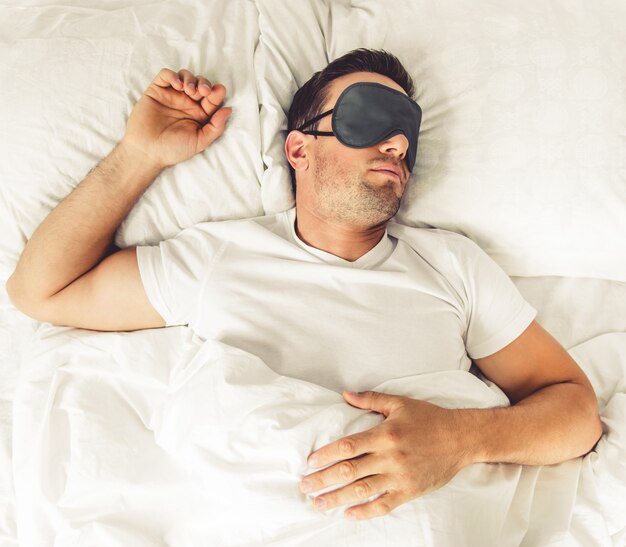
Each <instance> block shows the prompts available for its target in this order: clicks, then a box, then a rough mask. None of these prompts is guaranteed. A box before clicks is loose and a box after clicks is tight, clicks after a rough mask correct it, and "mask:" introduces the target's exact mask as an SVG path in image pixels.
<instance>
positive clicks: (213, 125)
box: [199, 107, 233, 150]
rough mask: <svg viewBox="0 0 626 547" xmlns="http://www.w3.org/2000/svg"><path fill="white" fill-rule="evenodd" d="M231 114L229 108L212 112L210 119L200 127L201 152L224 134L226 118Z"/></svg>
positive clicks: (231, 110)
mask: <svg viewBox="0 0 626 547" xmlns="http://www.w3.org/2000/svg"><path fill="white" fill-rule="evenodd" d="M232 112H233V109H232V108H230V107H224V108H220V109H219V110H217V111H216V112H214V113H213V115H212V116H211V119H210V120H209V121H208V122H207V123H205V124H204V125H203V126H202V128H201V129H200V134H199V138H200V146H201V148H202V150H204V149H205V148H206V147H207V146H209V145H210V144H211V143H212V142H213V141H214V140H216V139H217V138H218V137H219V136H220V135H221V134H222V133H223V132H224V129H225V127H226V122H227V120H228V118H230V115H231V114H232Z"/></svg>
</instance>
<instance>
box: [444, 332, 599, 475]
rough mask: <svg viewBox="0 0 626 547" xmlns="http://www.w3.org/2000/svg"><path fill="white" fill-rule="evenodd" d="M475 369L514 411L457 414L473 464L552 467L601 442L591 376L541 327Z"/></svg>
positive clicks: (469, 410)
mask: <svg viewBox="0 0 626 547" xmlns="http://www.w3.org/2000/svg"><path fill="white" fill-rule="evenodd" d="M474 363H476V365H477V366H478V368H479V369H480V370H481V372H482V373H483V374H484V376H485V377H486V378H487V379H489V380H490V381H492V382H494V383H495V384H496V385H497V386H498V387H499V388H500V389H502V391H504V393H505V394H506V395H507V397H508V398H509V400H510V401H511V405H512V406H510V407H502V408H486V409H463V410H457V411H455V412H456V414H457V419H458V427H459V428H460V431H463V432H464V434H463V439H464V440H465V442H466V443H467V445H466V450H465V453H466V454H467V455H468V457H469V458H470V462H469V463H478V462H503V463H517V464H525V465H550V464H554V463H559V462H562V461H565V460H569V459H571V458H576V457H579V456H583V455H585V454H587V453H588V452H590V451H591V450H592V449H593V447H594V446H595V444H596V443H597V442H598V440H599V438H600V437H601V436H602V423H601V421H600V416H599V414H598V401H597V398H596V395H595V393H594V391H593V387H592V386H591V383H590V382H589V380H588V379H587V376H586V375H585V373H584V372H583V371H582V369H581V368H580V367H579V366H578V365H577V364H576V362H575V361H574V360H573V359H572V357H571V356H570V355H569V354H568V353H567V352H566V351H565V349H563V347H562V346H561V345H560V344H559V343H558V342H557V341H556V340H555V339H554V338H553V337H552V336H551V335H550V334H549V333H548V332H546V331H545V330H544V329H543V328H542V327H541V325H539V324H538V323H537V322H536V321H533V322H532V323H531V324H530V326H529V327H528V328H527V329H526V330H525V331H524V332H523V333H522V334H521V335H520V336H519V337H518V338H517V339H515V340H514V341H513V342H511V343H510V344H509V345H508V346H506V347H504V348H503V349H501V350H500V351H498V352H496V353H494V354H493V355H489V356H488V357H484V358H482V359H475V360H474Z"/></svg>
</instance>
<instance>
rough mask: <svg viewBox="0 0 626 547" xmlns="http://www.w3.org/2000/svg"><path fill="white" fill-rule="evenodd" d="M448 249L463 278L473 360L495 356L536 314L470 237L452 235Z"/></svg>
mask: <svg viewBox="0 0 626 547" xmlns="http://www.w3.org/2000/svg"><path fill="white" fill-rule="evenodd" d="M447 240H448V250H449V252H450V253H451V260H452V262H453V264H454V265H455V269H456V270H457V273H458V274H459V276H460V277H461V280H462V284H463V287H462V290H461V292H462V294H463V299H464V301H465V311H466V319H467V330H466V337H465V347H466V350H467V354H468V355H469V356H470V357H471V358H472V359H481V358H483V357H487V356H488V355H492V354H494V353H496V352H497V351H499V350H501V349H502V348H504V347H506V346H508V345H509V344H510V343H511V342H512V341H513V340H515V339H516V338H517V337H518V336H519V335H520V334H522V332H524V330H526V328H527V327H528V326H529V325H530V323H531V322H532V320H533V319H534V318H535V316H536V315H537V311H536V310H535V309H534V308H533V307H532V306H531V305H530V304H529V303H528V302H526V300H524V298H523V297H522V295H521V294H520V292H519V291H518V290H517V287H516V286H515V285H514V284H513V281H511V279H510V277H509V276H508V275H507V274H506V273H505V272H504V271H503V270H502V268H500V266H498V264H496V262H494V260H493V259H492V258H491V257H490V256H489V255H488V254H487V253H486V252H485V251H483V250H482V249H481V248H480V247H479V246H478V245H477V244H476V243H474V242H473V241H472V240H471V239H469V238H467V237H464V236H461V235H459V234H451V237H449V238H447Z"/></svg>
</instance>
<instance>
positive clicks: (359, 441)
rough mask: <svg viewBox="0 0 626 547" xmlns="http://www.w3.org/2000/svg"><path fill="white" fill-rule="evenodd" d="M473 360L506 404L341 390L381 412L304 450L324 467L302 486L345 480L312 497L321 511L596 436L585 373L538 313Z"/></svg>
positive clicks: (548, 454) (360, 509)
mask: <svg viewBox="0 0 626 547" xmlns="http://www.w3.org/2000/svg"><path fill="white" fill-rule="evenodd" d="M474 362H475V363H476V365H477V366H478V367H479V368H480V369H481V371H482V373H483V374H484V375H485V376H486V377H487V379H489V380H491V381H492V382H494V383H495V384H496V385H498V386H499V387H500V389H502V391H504V392H505V393H506V395H507V396H508V397H509V400H510V401H511V404H512V406H510V407H501V408H487V409H446V408H441V407H439V406H437V405H434V404H432V403H429V402H427V401H420V400H416V399H411V398H408V397H401V396H397V395H388V394H385V393H379V392H373V391H367V392H364V393H361V394H353V393H350V392H347V391H344V397H345V399H346V400H347V402H348V403H350V404H351V405H352V406H355V407H358V408H362V409H370V410H373V411H375V412H379V413H381V414H383V415H384V416H385V420H384V421H383V422H382V423H381V424H379V425H378V426H375V427H374V428H372V429H370V430H368V431H364V432H361V433H357V434H354V435H349V436H347V437H344V438H342V439H338V440H336V441H334V442H332V443H330V444H328V445H326V446H323V447H321V448H319V449H318V450H316V451H315V452H313V453H312V454H310V455H309V458H308V464H309V466H310V467H314V468H315V467H325V466H328V467H326V468H325V469H323V470H321V471H316V472H314V473H311V474H310V475H307V476H306V477H304V478H303V481H302V482H301V484H300V488H301V490H302V491H303V492H315V491H318V490H321V489H323V488H326V487H328V486H331V485H335V484H346V486H344V487H343V488H338V489H336V490H334V491H332V492H328V493H326V494H322V495H320V496H317V497H316V498H315V499H314V504H313V505H314V507H315V508H316V509H318V510H320V511H325V510H328V509H331V508H333V507H337V506H340V505H344V504H353V503H359V502H362V501H363V500H364V499H365V498H368V497H370V496H372V495H374V494H377V493H379V494H382V495H380V496H379V497H378V498H376V499H375V500H373V501H370V502H367V503H362V504H361V505H357V506H356V507H350V508H349V509H347V510H346V511H345V516H346V517H347V518H356V519H368V518H372V517H378V516H383V515H386V514H387V513H389V512H390V511H392V510H393V509H394V508H395V507H397V506H399V505H401V504H403V503H405V502H407V501H410V500H411V499H413V498H415V497H417V496H422V495H424V494H426V493H428V492H431V491H433V490H436V489H438V488H440V487H442V486H443V485H444V484H446V483H447V482H448V481H450V480H451V479H452V478H453V477H454V475H456V473H458V471H460V470H461V469H462V468H463V467H465V466H467V465H470V464H472V463H478V462H502V463H507V462H509V463H517V464H526V465H550V464H554V463H558V462H562V461H565V460H568V459H571V458H576V457H578V456H582V455H584V454H586V453H587V452H589V451H590V450H592V448H593V447H594V445H595V444H596V442H597V441H598V439H599V438H600V437H601V435H602V423H601V421H600V417H599V414H598V403H597V399H596V396H595V393H594V391H593V388H592V386H591V384H590V382H589V380H588V379H587V377H586V375H585V374H584V372H583V371H582V370H581V369H580V367H579V366H578V365H577V364H576V362H575V361H574V360H573V359H572V358H571V357H570V356H569V354H568V353H567V352H566V351H565V350H564V349H563V347H562V346H561V345H560V344H559V343H558V342H557V341H556V340H555V339H554V338H552V336H550V334H549V333H548V332H546V331H545V330H544V329H543V328H542V327H541V326H540V325H539V324H538V323H537V322H535V321H533V322H532V323H531V324H530V326H529V327H528V328H526V330H525V331H524V332H523V333H522V334H521V335H520V336H519V337H518V338H517V339H515V340H514V341H513V342H511V343H510V344H509V345H507V346H506V347H505V348H503V349H501V350H500V351H498V352H496V353H494V354H492V355H489V356H488V357H484V358H481V359H476V360H475V361H474ZM329 464H332V465H329Z"/></svg>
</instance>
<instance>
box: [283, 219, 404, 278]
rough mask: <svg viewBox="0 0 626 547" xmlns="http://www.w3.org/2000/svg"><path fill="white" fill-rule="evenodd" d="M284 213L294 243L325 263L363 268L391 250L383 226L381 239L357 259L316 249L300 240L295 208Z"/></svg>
mask: <svg viewBox="0 0 626 547" xmlns="http://www.w3.org/2000/svg"><path fill="white" fill-rule="evenodd" d="M285 215H286V217H287V222H288V224H289V229H290V235H291V238H292V240H293V242H294V243H296V244H297V245H298V246H300V247H301V248H303V249H304V250H305V251H307V252H308V253H310V254H312V255H314V256H316V257H317V258H319V259H320V260H322V261H323V262H326V263H327V264H334V265H337V266H344V267H348V268H359V269H365V268H369V267H371V266H374V265H376V264H378V263H379V262H381V261H383V260H384V259H385V258H387V257H388V256H389V255H390V254H391V252H392V251H393V242H392V241H391V238H390V237H389V234H388V233H387V228H385V233H384V234H383V237H382V238H381V240H380V241H379V242H378V243H377V244H376V245H375V246H374V247H373V248H372V249H370V250H369V251H368V252H367V253H365V254H364V255H363V256H361V257H359V258H358V259H357V260H354V261H352V262H351V261H349V260H346V259H344V258H341V257H339V256H335V255H334V254H331V253H327V252H326V251H322V250H321V249H317V248H315V247H312V246H311V245H307V244H306V243H305V242H304V241H302V240H301V239H300V238H299V237H298V234H297V232H296V228H295V222H296V208H295V207H293V208H291V209H289V210H288V211H285Z"/></svg>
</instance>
